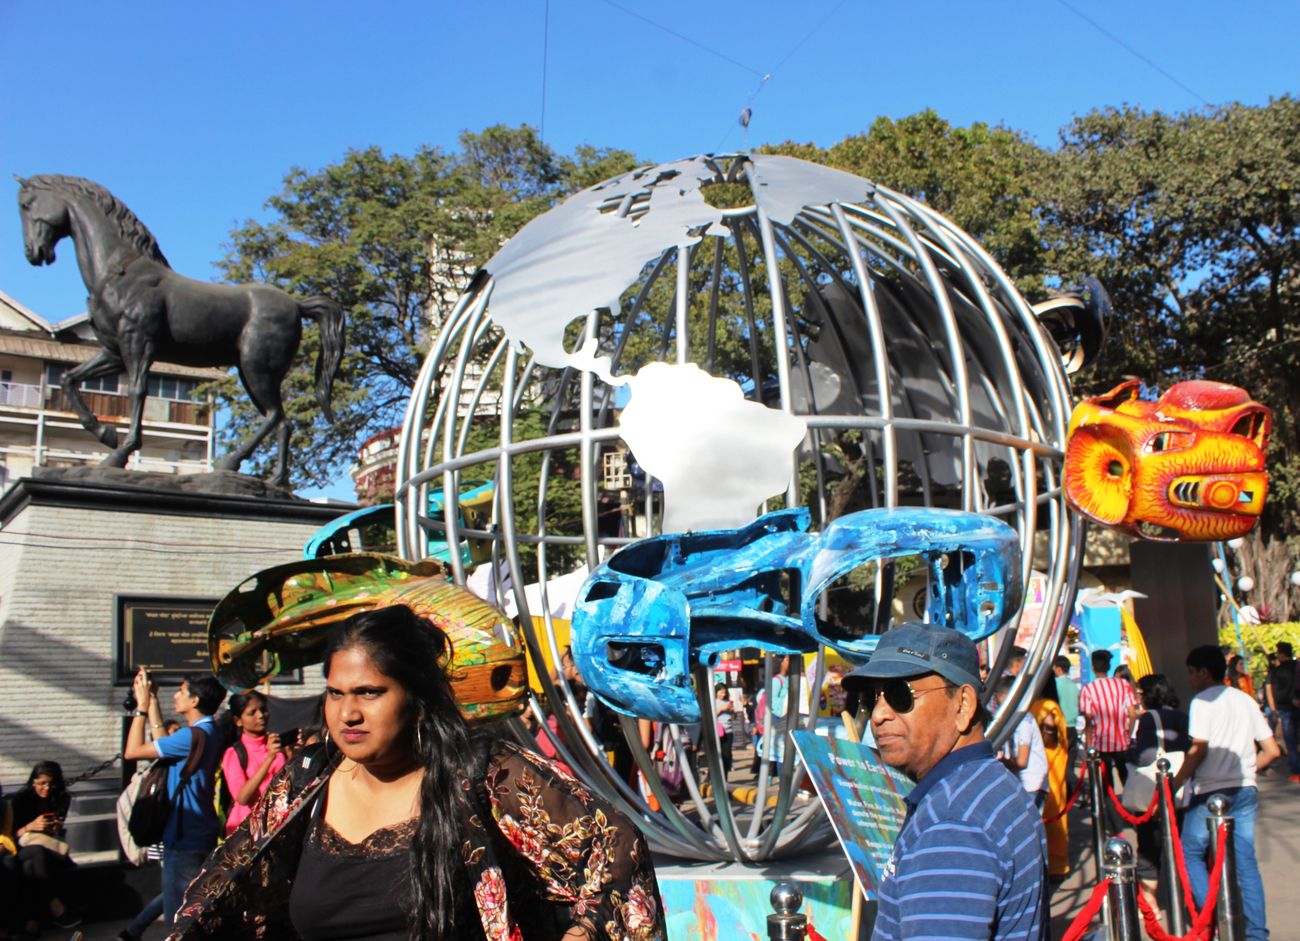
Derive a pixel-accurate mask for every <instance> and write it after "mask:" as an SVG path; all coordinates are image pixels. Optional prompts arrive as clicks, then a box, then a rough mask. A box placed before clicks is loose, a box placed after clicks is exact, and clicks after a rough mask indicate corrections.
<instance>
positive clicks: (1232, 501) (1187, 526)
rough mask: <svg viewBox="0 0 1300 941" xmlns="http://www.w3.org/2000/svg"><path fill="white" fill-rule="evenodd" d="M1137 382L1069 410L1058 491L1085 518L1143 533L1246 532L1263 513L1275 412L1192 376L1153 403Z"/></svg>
mask: <svg viewBox="0 0 1300 941" xmlns="http://www.w3.org/2000/svg"><path fill="white" fill-rule="evenodd" d="M1139 386H1140V383H1139V382H1138V380H1136V379H1132V380H1129V381H1128V382H1125V383H1122V384H1121V385H1118V386H1116V387H1115V388H1114V389H1112V390H1111V391H1109V392H1107V393H1106V394H1105V395H1099V396H1096V397H1095V398H1091V399H1085V400H1084V401H1083V402H1081V403H1080V404H1079V405H1078V407H1076V408H1075V410H1074V414H1073V415H1071V416H1070V433H1069V438H1068V441H1067V443H1066V446H1065V494H1066V498H1067V499H1068V500H1069V502H1070V505H1071V506H1072V507H1074V509H1076V510H1077V511H1079V512H1080V513H1082V514H1083V515H1084V516H1086V517H1088V518H1089V519H1092V520H1096V521H1097V522H1099V523H1103V524H1105V525H1107V526H1113V527H1115V528H1117V529H1122V530H1124V531H1126V532H1129V533H1132V534H1133V535H1135V536H1139V537H1141V538H1143V539H1156V540H1166V541H1183V542H1198V541H1212V540H1219V539H1231V538H1233V537H1236V536H1241V535H1243V534H1245V533H1248V532H1250V530H1251V529H1252V528H1253V527H1254V525H1255V523H1256V521H1257V520H1258V519H1259V515H1260V513H1261V512H1263V509H1264V498H1265V496H1266V495H1267V493H1268V472H1267V471H1266V470H1265V469H1264V452H1265V450H1266V449H1267V447H1268V435H1269V431H1270V429H1271V428H1272V424H1273V413H1272V411H1271V410H1270V409H1268V408H1267V407H1266V406H1263V405H1261V404H1259V403H1258V402H1256V401H1254V400H1253V399H1251V397H1250V395H1249V394H1248V393H1247V392H1246V391H1245V390H1244V389H1239V388H1237V387H1236V386H1230V385H1226V384H1224V383H1221V382H1206V381H1203V380H1196V381H1191V382H1180V383H1178V384H1176V385H1174V386H1171V387H1170V388H1169V390H1168V391H1167V392H1165V394H1164V395H1162V396H1160V398H1159V399H1157V400H1156V401H1154V402H1148V401H1143V400H1141V399H1139V398H1138V389H1139Z"/></svg>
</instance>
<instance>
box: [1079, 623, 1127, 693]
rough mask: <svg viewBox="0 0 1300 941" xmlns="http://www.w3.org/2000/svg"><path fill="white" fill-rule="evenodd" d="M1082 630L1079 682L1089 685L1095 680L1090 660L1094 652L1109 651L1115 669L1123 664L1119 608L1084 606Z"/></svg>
mask: <svg viewBox="0 0 1300 941" xmlns="http://www.w3.org/2000/svg"><path fill="white" fill-rule="evenodd" d="M1082 625H1083V626H1082V629H1081V630H1080V631H1079V640H1080V641H1081V642H1082V644H1083V656H1081V657H1080V658H1079V682H1080V684H1083V683H1091V682H1092V681H1093V680H1095V679H1096V677H1095V676H1093V675H1092V664H1091V662H1090V658H1091V657H1092V653H1093V651H1094V650H1109V651H1110V657H1111V666H1112V667H1117V666H1119V665H1120V664H1121V663H1123V662H1124V656H1123V652H1122V651H1121V649H1120V646H1121V644H1122V641H1123V629H1124V620H1123V618H1122V617H1121V616H1120V611H1119V608H1117V607H1116V606H1115V605H1113V604H1107V605H1084V608H1083V618H1082Z"/></svg>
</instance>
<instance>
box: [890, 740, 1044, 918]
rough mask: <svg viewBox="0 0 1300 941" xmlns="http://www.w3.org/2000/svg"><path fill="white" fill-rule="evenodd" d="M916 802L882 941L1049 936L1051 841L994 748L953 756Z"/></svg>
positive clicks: (911, 803) (894, 872) (895, 860)
mask: <svg viewBox="0 0 1300 941" xmlns="http://www.w3.org/2000/svg"><path fill="white" fill-rule="evenodd" d="M906 800H907V805H908V808H907V809H908V816H907V821H906V822H905V823H904V824H903V829H902V830H901V832H900V833H899V835H898V840H897V841H896V842H895V843H894V852H893V855H892V856H891V857H890V859H889V863H888V865H887V866H886V870H885V877H884V880H883V881H882V882H881V885H880V889H879V893H878V899H879V912H878V914H877V916H876V927H875V932H874V933H873V934H872V941H894V939H902V938H908V939H913V941H920V939H925V941H949V939H954V941H956V939H960V941H968V939H975V938H978V939H981V941H987V939H998V941H1004V939H1005V941H1042V939H1045V938H1047V930H1048V914H1047V903H1046V899H1047V835H1046V832H1045V831H1044V829H1043V822H1042V819H1041V818H1040V817H1039V815H1038V810H1037V809H1036V808H1035V807H1034V802H1033V799H1032V798H1031V797H1030V795H1029V794H1028V793H1026V791H1025V789H1024V788H1023V787H1021V786H1020V782H1019V781H1018V780H1017V779H1016V778H1015V776H1014V775H1012V774H1011V773H1010V772H1009V771H1007V769H1006V768H1005V767H1003V766H1002V765H1001V764H999V763H998V762H997V761H996V760H994V758H993V749H992V748H991V747H990V746H989V744H988V743H987V742H981V743H979V744H976V745H968V746H966V747H965V748H959V749H957V750H956V751H954V752H952V753H951V754H949V755H947V756H946V757H945V758H944V759H943V760H942V761H940V762H939V763H938V764H937V765H935V766H934V767H933V768H932V769H930V772H929V773H928V774H927V775H926V776H925V777H923V778H922V779H921V780H920V781H919V782H918V783H917V785H916V787H915V788H914V789H913V790H912V792H911V793H910V794H908V795H907V798H906Z"/></svg>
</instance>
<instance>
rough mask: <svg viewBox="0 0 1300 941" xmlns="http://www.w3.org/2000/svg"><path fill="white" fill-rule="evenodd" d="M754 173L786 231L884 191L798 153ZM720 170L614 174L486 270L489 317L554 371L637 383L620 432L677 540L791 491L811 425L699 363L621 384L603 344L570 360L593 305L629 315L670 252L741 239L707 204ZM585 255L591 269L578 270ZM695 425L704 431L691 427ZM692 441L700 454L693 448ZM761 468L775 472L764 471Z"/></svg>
mask: <svg viewBox="0 0 1300 941" xmlns="http://www.w3.org/2000/svg"><path fill="white" fill-rule="evenodd" d="M749 168H750V169H749V170H747V171H746V172H747V174H748V179H749V184H750V188H751V190H752V192H753V194H754V201H755V204H756V206H757V207H758V209H759V211H761V212H763V213H766V214H767V215H768V216H769V217H770V218H771V219H773V220H774V221H776V222H780V223H788V222H790V221H791V220H792V219H793V218H794V217H795V215H796V214H797V213H798V212H799V211H800V210H802V209H804V208H805V207H806V206H808V205H828V204H830V203H832V202H836V201H850V202H856V201H859V200H861V199H863V198H864V197H866V196H867V195H868V194H869V193H870V192H871V191H872V188H873V187H872V184H871V183H870V182H868V181H866V180H863V179H861V178H859V177H855V176H853V175H851V174H848V173H844V172H842V171H839V170H832V169H830V168H828V167H820V166H817V165H815V164H809V163H806V162H804V161H801V160H795V159H792V158H788V157H770V156H756V157H752V158H751V160H750V162H749ZM715 175H716V171H715V170H714V168H712V167H710V166H709V165H707V164H706V163H705V162H704V160H703V159H702V158H700V157H692V158H689V159H685V160H678V161H675V162H673V163H668V164H663V165H661V166H659V167H656V168H653V170H651V169H648V168H641V169H638V170H634V171H632V172H630V173H626V174H623V175H621V176H618V177H615V178H614V179H612V180H608V181H606V182H604V183H601V184H599V185H597V186H594V187H591V188H590V189H588V190H584V191H583V192H581V193H578V194H577V195H575V196H573V197H570V198H569V199H568V200H566V201H565V202H564V203H562V204H561V205H560V206H559V207H557V208H556V209H554V210H552V211H551V212H549V213H547V214H546V215H544V216H540V217H538V218H537V219H534V220H533V221H531V222H530V223H528V225H526V226H524V228H523V229H522V230H521V231H520V232H519V234H518V235H516V236H515V237H514V238H512V239H511V240H510V241H509V242H508V243H506V245H504V246H503V247H502V248H501V250H500V251H499V252H497V254H496V255H494V256H493V257H492V259H491V260H490V261H489V262H488V263H487V264H486V265H485V268H486V270H487V271H488V273H489V274H491V276H492V278H493V287H492V298H491V307H490V316H491V318H492V320H493V321H494V322H495V323H496V324H498V325H499V326H500V327H501V328H502V329H503V330H504V331H505V333H506V335H507V336H508V337H509V338H510V339H511V341H512V342H514V343H516V344H523V345H525V346H527V347H528V348H529V349H530V350H531V351H532V353H533V355H534V356H535V357H536V358H537V361H538V362H540V363H542V364H544V365H548V366H553V367H556V368H564V367H572V368H575V369H581V370H587V371H589V372H592V373H593V374H595V375H597V376H599V377H600V378H601V379H603V380H605V381H606V382H608V383H610V384H612V385H625V384H627V385H630V386H631V387H632V403H633V404H632V405H631V406H630V407H629V408H628V410H627V411H625V412H624V414H623V415H622V417H621V419H620V427H621V428H622V429H623V439H624V441H626V443H627V445H628V447H629V448H630V449H631V451H632V453H633V455H634V456H635V457H636V459H637V462H638V463H639V464H640V465H641V466H642V467H644V468H646V469H647V470H648V471H650V472H651V473H652V474H654V475H655V476H656V477H658V478H659V479H660V480H662V481H663V482H664V493H665V497H664V502H665V513H664V522H663V530H664V531H665V532H684V531H687V530H698V529H715V528H721V527H733V526H739V525H742V524H743V523H745V522H748V521H749V520H752V519H753V516H754V511H755V508H756V507H757V506H758V505H759V504H760V503H762V502H763V501H764V500H766V499H768V498H770V497H773V496H776V495H777V494H779V493H782V492H783V491H784V490H785V489H786V488H787V487H788V486H789V483H790V480H791V478H792V476H793V474H794V461H793V452H794V449H795V447H796V446H797V445H798V444H799V442H800V441H801V440H802V439H803V437H804V434H805V432H806V427H807V426H806V424H805V423H804V422H803V421H802V420H801V419H798V418H796V417H794V416H793V415H790V414H789V413H787V412H784V411H782V410H780V409H775V408H770V407H768V406H766V405H763V404H762V403H756V402H749V403H747V404H745V405H742V404H739V403H742V402H743V401H744V394H743V392H742V390H741V388H740V386H739V384H738V383H736V382H735V380H733V379H729V378H724V377H710V378H711V379H712V382H708V381H705V380H706V377H707V376H708V374H707V373H705V372H704V371H703V370H701V369H700V368H699V367H698V366H695V365H693V364H688V363H676V364H667V363H658V364H653V365H652V366H648V367H646V368H644V369H642V370H641V371H640V372H638V373H636V374H635V375H633V376H630V377H629V376H617V377H616V376H614V375H613V374H612V372H611V369H610V361H609V357H607V356H602V355H600V353H599V349H598V344H597V341H596V339H595V337H590V338H588V339H587V340H586V341H585V342H584V343H583V344H582V346H581V347H580V348H579V349H578V350H577V351H576V352H573V353H570V352H568V351H566V350H565V347H564V334H565V329H566V328H567V327H568V326H569V324H570V323H572V322H573V321H574V320H575V319H577V318H580V317H585V316H586V315H587V314H589V313H590V312H592V311H594V310H598V309H602V308H605V309H608V310H610V311H612V312H615V313H617V311H618V309H619V297H620V296H621V295H622V293H623V291H624V290H626V289H627V287H628V286H629V285H630V284H632V283H634V282H635V281H636V279H637V278H638V277H639V276H640V274H641V272H642V270H643V269H644V268H645V266H646V265H647V264H648V263H650V262H652V261H653V260H654V259H655V258H658V257H659V256H661V255H662V253H663V252H664V251H665V250H666V249H670V248H672V247H674V246H676V247H678V248H681V249H683V250H684V249H685V248H686V247H688V246H690V245H694V244H696V243H698V242H700V241H701V240H702V239H703V238H704V236H706V235H714V236H721V237H725V236H726V235H728V231H727V229H726V228H725V226H726V221H725V217H724V214H723V211H722V210H720V209H717V208H715V207H713V206H710V205H708V203H706V202H705V200H704V195H703V192H702V190H701V187H702V185H703V184H705V183H707V182H709V181H711V180H713V179H714V177H715ZM810 193H811V194H814V195H813V196H809V195H807V194H810ZM791 194H795V195H791ZM798 194H804V195H798ZM574 258H581V259H583V264H582V265H574V264H573V259H574ZM724 384H725V387H724ZM688 388H689V389H691V390H693V391H694V392H696V393H697V394H700V395H704V396H707V398H708V399H709V400H711V401H712V402H714V403H715V404H716V405H719V406H721V408H719V409H717V410H714V409H710V408H705V407H702V405H701V403H700V402H699V401H696V402H694V403H691V407H689V408H686V409H683V408H682V402H683V397H684V394H685V390H686V389H688ZM687 401H689V400H687ZM686 417H690V419H691V430H692V431H693V432H694V434H689V433H687V429H686V428H685V426H684V425H683V421H684V419H685V418H686ZM683 433H687V436H688V437H690V438H692V440H693V441H694V444H693V446H689V447H688V446H686V444H685V443H684V442H683V441H682V440H681V439H682V435H683ZM723 439H725V440H726V442H727V447H725V448H724V447H722V446H720V444H721V441H722V440H723ZM754 468H766V469H767V471H766V472H765V473H761V474H755V473H754Z"/></svg>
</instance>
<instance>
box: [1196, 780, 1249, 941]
mask: <svg viewBox="0 0 1300 941" xmlns="http://www.w3.org/2000/svg"><path fill="white" fill-rule="evenodd" d="M1206 808H1207V809H1208V810H1209V811H1210V816H1208V817H1206V818H1205V825H1206V826H1207V827H1209V829H1210V846H1212V847H1215V848H1217V847H1218V845H1219V824H1223V825H1225V826H1226V827H1227V828H1228V839H1227V840H1226V841H1225V843H1224V844H1223V870H1222V874H1221V875H1220V876H1219V909H1218V911H1217V912H1216V913H1215V915H1216V917H1217V920H1218V923H1219V941H1244V939H1245V937H1246V913H1245V912H1244V911H1243V910H1242V907H1241V887H1240V886H1239V885H1237V855H1236V853H1235V852H1234V851H1233V848H1232V837H1233V833H1232V831H1233V825H1234V821H1233V818H1232V817H1231V815H1230V814H1229V811H1230V810H1231V809H1232V806H1231V804H1229V803H1228V799H1227V798H1226V797H1224V796H1223V795H1222V794H1214V795H1211V797H1210V799H1209V800H1208V801H1206ZM1214 862H1217V860H1214ZM1211 865H1213V863H1211Z"/></svg>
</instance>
